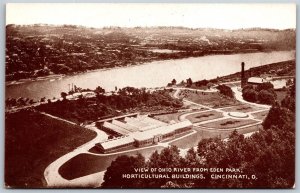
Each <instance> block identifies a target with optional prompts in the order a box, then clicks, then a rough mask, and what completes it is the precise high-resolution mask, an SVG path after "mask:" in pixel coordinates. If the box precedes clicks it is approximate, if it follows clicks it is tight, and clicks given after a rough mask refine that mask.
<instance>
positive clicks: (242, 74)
mask: <svg viewBox="0 0 300 193" xmlns="http://www.w3.org/2000/svg"><path fill="white" fill-rule="evenodd" d="M241 67H242V70H241V87H242V88H243V87H244V86H245V84H246V78H245V63H244V62H242V64H241Z"/></svg>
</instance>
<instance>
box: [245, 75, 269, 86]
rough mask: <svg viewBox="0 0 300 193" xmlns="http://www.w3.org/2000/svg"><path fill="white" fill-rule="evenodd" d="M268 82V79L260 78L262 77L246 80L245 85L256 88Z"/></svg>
mask: <svg viewBox="0 0 300 193" xmlns="http://www.w3.org/2000/svg"><path fill="white" fill-rule="evenodd" d="M267 82H270V80H269V79H268V78H262V77H250V78H248V81H247V84H248V85H253V86H255V87H256V86H258V85H260V84H262V83H267Z"/></svg>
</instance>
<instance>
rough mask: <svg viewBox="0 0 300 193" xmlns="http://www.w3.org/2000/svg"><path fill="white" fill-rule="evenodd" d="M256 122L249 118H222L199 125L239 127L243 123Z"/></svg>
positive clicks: (222, 127)
mask: <svg viewBox="0 0 300 193" xmlns="http://www.w3.org/2000/svg"><path fill="white" fill-rule="evenodd" d="M254 123H257V121H254V120H251V119H231V118H228V119H224V120H220V121H215V122H211V123H206V124H203V125H201V126H203V127H209V128H217V129H231V128H236V127H241V126H245V125H250V124H254Z"/></svg>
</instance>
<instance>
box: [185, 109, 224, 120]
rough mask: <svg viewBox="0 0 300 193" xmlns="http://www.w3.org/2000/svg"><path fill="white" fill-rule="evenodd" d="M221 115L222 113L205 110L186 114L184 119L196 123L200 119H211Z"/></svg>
mask: <svg viewBox="0 0 300 193" xmlns="http://www.w3.org/2000/svg"><path fill="white" fill-rule="evenodd" d="M221 117H223V115H222V113H220V112H217V111H207V112H202V113H201V112H200V113H196V114H191V115H188V116H186V119H188V120H190V121H191V122H192V123H198V122H202V121H207V120H212V119H217V118H221Z"/></svg>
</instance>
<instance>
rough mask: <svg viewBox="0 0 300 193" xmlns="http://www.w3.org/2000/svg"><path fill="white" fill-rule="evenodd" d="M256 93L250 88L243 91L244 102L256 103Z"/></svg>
mask: <svg viewBox="0 0 300 193" xmlns="http://www.w3.org/2000/svg"><path fill="white" fill-rule="evenodd" d="M257 95H258V94H257V92H256V91H255V90H254V89H252V88H249V89H243V94H242V96H243V98H244V99H245V100H246V101H249V102H256V101H257Z"/></svg>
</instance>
